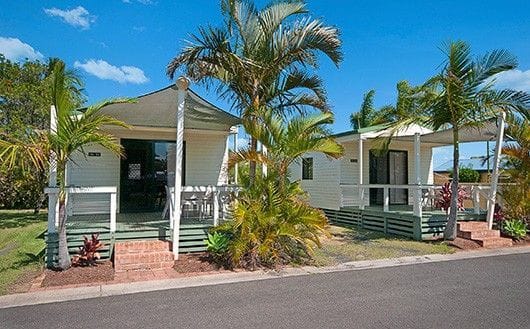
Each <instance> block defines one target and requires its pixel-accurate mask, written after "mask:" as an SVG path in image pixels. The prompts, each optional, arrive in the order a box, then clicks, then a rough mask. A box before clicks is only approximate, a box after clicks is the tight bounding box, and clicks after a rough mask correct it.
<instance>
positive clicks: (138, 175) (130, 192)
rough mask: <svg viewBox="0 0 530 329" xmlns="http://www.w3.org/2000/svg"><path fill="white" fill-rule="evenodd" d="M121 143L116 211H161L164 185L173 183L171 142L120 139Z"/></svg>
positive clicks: (164, 197)
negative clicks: (121, 151) (118, 195)
mask: <svg viewBox="0 0 530 329" xmlns="http://www.w3.org/2000/svg"><path fill="white" fill-rule="evenodd" d="M121 144H122V146H123V148H124V151H125V157H124V158H123V159H122V160H121V175H120V212H123V213H125V212H158V211H162V210H163V208H164V205H165V202H166V188H165V187H166V185H170V186H172V185H174V184H171V180H172V179H174V177H175V176H173V175H174V171H175V160H174V157H175V143H174V142H168V141H150V140H138V139H122V140H121ZM184 150H185V148H184ZM183 154H184V155H185V151H184V152H183ZM183 163H185V161H183ZM182 176H183V177H185V173H184V169H183V175H182Z"/></svg>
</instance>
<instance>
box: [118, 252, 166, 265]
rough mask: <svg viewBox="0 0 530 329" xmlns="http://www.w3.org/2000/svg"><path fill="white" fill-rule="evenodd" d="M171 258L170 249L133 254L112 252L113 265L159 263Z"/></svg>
mask: <svg viewBox="0 0 530 329" xmlns="http://www.w3.org/2000/svg"><path fill="white" fill-rule="evenodd" d="M173 260H174V256H173V253H172V252H171V251H152V252H144V253H135V254H114V265H115V266H116V265H125V264H138V263H159V262H166V261H173Z"/></svg>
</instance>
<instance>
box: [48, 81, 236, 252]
mask: <svg viewBox="0 0 530 329" xmlns="http://www.w3.org/2000/svg"><path fill="white" fill-rule="evenodd" d="M103 112H104V114H107V115H109V116H112V117H114V118H116V119H119V120H121V121H123V122H125V123H127V124H128V125H130V127H131V128H130V129H125V128H114V129H112V130H108V132H110V133H111V134H112V135H113V136H115V137H116V139H117V142H118V143H120V144H121V146H122V147H123V150H124V153H125V156H124V157H122V158H119V157H117V156H115V155H114V154H112V153H110V152H109V151H107V150H105V149H102V148H101V147H98V146H89V147H87V148H86V149H85V150H84V152H83V153H79V154H78V155H77V156H76V157H75V158H74V159H72V161H71V163H69V164H68V168H67V169H68V170H67V171H68V172H67V183H68V186H69V187H68V188H67V190H66V193H67V203H66V210H67V211H66V212H67V218H68V219H67V236H68V242H69V248H70V251H71V253H74V252H76V251H77V250H78V247H79V246H80V245H81V244H82V238H83V235H87V236H89V235H90V234H93V233H95V234H100V237H101V239H102V241H103V242H104V243H105V244H106V245H107V246H108V249H107V254H106V255H107V256H108V257H110V256H111V255H112V248H113V245H114V243H115V242H117V241H130V240H142V239H147V240H149V239H161V240H170V241H173V242H175V241H178V242H177V243H172V244H171V246H172V252H173V253H174V255H175V258H178V254H179V253H183V252H193V251H201V250H204V239H205V238H206V233H207V230H208V229H209V228H210V227H212V226H215V225H218V224H219V223H220V222H222V221H223V220H226V219H227V218H228V216H229V205H230V203H231V202H232V200H233V198H234V196H235V193H237V188H236V186H235V185H234V183H236V182H235V181H233V180H230V178H229V175H228V166H227V160H228V149H229V142H230V137H232V136H233V137H234V138H233V141H234V144H236V143H237V137H235V135H237V125H238V124H239V122H240V121H239V118H238V117H236V116H233V115H231V114H229V113H227V112H225V111H223V110H221V109H220V108H218V107H216V106H214V105H212V104H211V103H209V102H207V101H206V100H204V99H203V98H201V97H200V96H198V95H197V94H195V93H194V92H193V91H191V90H190V89H188V81H187V80H186V79H185V78H179V79H178V80H177V83H176V84H175V85H172V86H169V87H167V88H164V89H161V90H158V91H155V92H153V93H149V94H146V95H143V96H140V97H138V98H137V101H136V102H134V103H119V104H111V105H108V106H107V107H105V108H104V109H103ZM52 118H53V116H52ZM104 129H105V128H104ZM50 176H51V177H54V175H53V173H52V175H50ZM55 185H56V182H55V181H53V180H52V181H50V184H49V186H50V187H49V188H47V189H46V193H47V194H48V196H49V209H50V211H49V217H48V233H47V237H48V244H49V246H51V248H49V252H48V254H49V257H48V258H49V259H53V258H54V257H55V249H54V247H53V246H54V245H56V243H57V242H56V241H57V233H56V232H57V226H58V205H57V194H58V191H59V190H58V188H57V187H56V186H55ZM175 205H176V206H175Z"/></svg>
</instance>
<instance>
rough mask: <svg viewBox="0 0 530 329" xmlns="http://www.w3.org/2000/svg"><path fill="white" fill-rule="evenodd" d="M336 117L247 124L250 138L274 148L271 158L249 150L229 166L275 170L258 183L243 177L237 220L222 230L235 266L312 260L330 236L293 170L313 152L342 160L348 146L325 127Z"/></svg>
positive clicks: (269, 118) (268, 116)
mask: <svg viewBox="0 0 530 329" xmlns="http://www.w3.org/2000/svg"><path fill="white" fill-rule="evenodd" d="M332 119H333V116H332V114H331V113H318V114H314V115H310V116H305V115H299V116H296V117H293V118H291V119H290V120H289V121H288V122H286V120H285V119H284V118H282V117H281V116H280V115H278V114H275V113H273V112H272V111H268V112H266V113H264V114H263V116H262V117H261V118H260V119H259V123H258V124H250V123H247V124H246V126H247V127H248V128H247V129H248V133H249V134H250V135H251V136H253V137H254V138H255V139H256V140H258V141H259V142H260V143H262V144H263V145H265V146H266V147H267V148H268V152H267V153H266V154H263V153H260V152H257V151H255V150H252V149H251V148H247V149H244V150H241V151H239V152H237V153H233V154H232V155H231V157H230V160H229V165H230V166H233V165H234V164H235V163H238V162H246V161H255V162H256V163H261V164H266V165H268V167H269V168H270V171H269V173H268V175H266V176H263V177H261V176H256V177H255V180H254V182H252V184H251V183H250V181H249V177H248V176H247V177H245V176H243V177H242V179H241V183H242V185H243V186H244V189H243V190H242V191H241V192H240V194H239V196H238V198H237V200H236V201H235V202H234V211H233V213H234V216H233V217H234V218H233V221H230V222H227V223H226V224H224V225H223V226H222V227H221V228H220V230H221V231H225V232H228V233H229V236H230V237H231V242H230V244H229V248H228V251H229V255H230V257H229V259H230V261H231V263H232V264H233V265H234V266H245V267H251V268H255V266H258V265H265V266H271V267H274V266H276V265H279V264H284V263H288V262H293V261H295V262H300V261H304V260H305V259H307V258H309V257H310V256H311V254H312V252H313V247H314V246H320V237H321V236H322V234H327V231H326V229H325V228H326V224H327V220H326V217H325V215H324V214H323V213H322V212H321V211H320V210H318V209H315V208H313V207H311V206H310V205H309V203H308V202H307V199H306V195H305V193H304V192H303V190H302V188H301V186H300V182H299V181H295V182H291V181H290V179H289V173H288V170H289V166H290V165H291V164H293V163H294V162H295V161H298V160H300V158H301V157H302V156H303V154H305V153H308V152H318V153H323V154H325V155H327V156H329V157H333V158H338V157H340V156H341V155H342V153H343V147H342V146H341V145H340V144H338V143H337V142H335V141H334V140H333V139H332V138H331V137H329V132H328V131H327V130H326V129H325V125H326V124H329V123H331V122H332Z"/></svg>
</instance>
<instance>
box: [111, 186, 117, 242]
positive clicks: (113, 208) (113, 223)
mask: <svg viewBox="0 0 530 329" xmlns="http://www.w3.org/2000/svg"><path fill="white" fill-rule="evenodd" d="M114 232H116V192H112V193H111V194H110V234H111V236H113V235H114Z"/></svg>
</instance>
